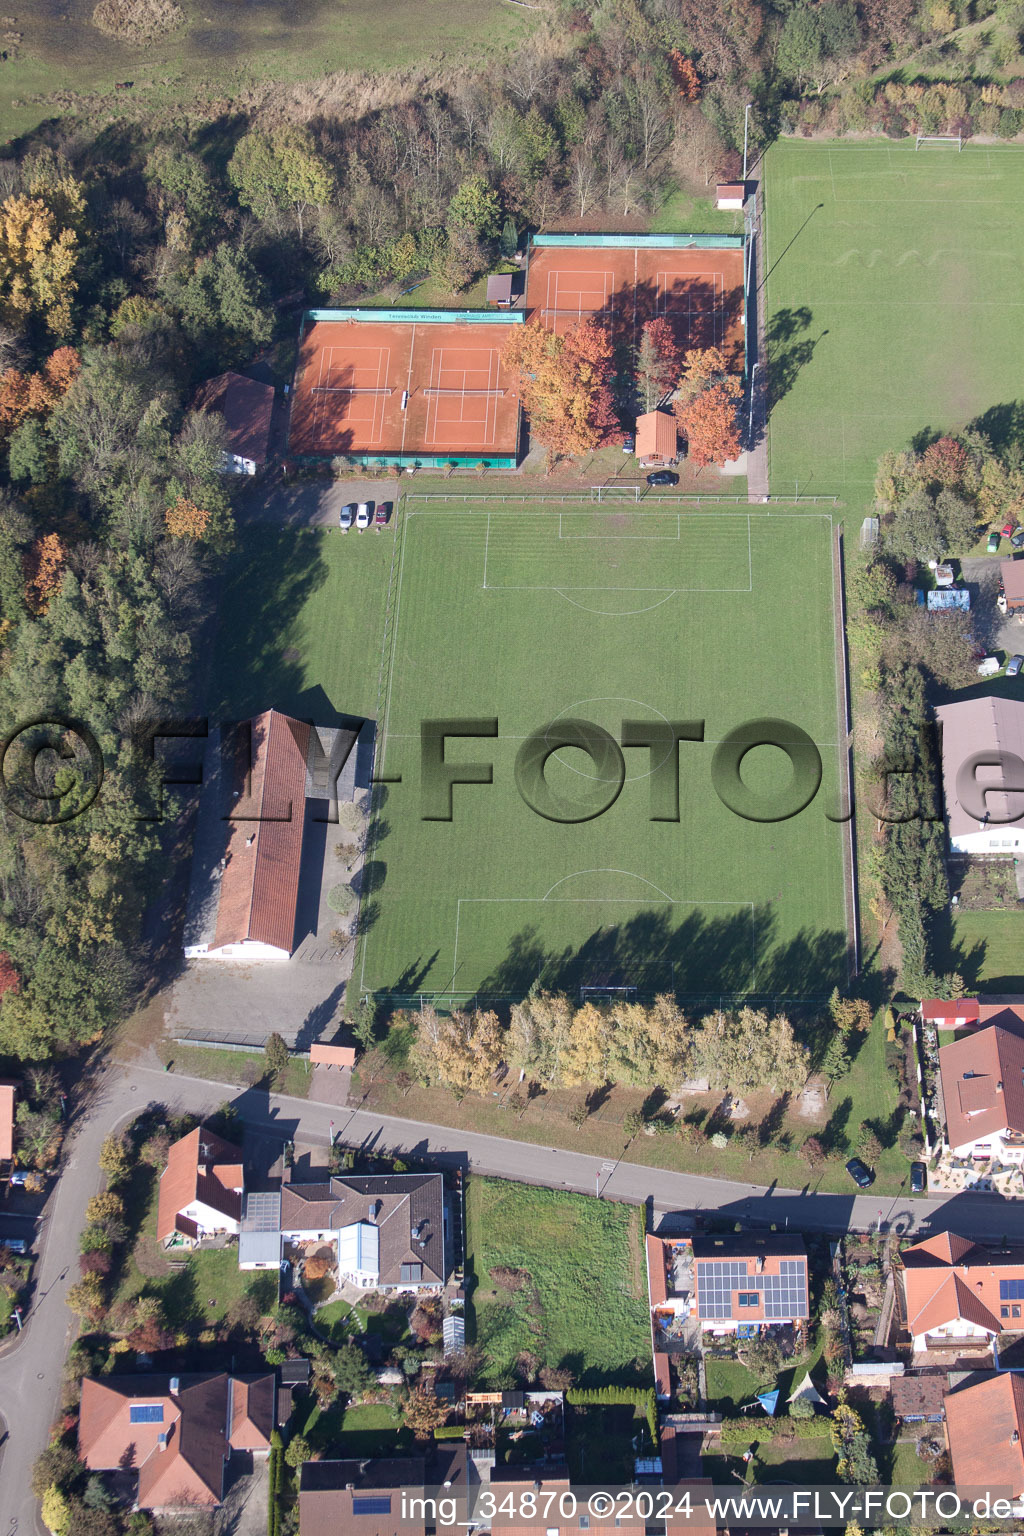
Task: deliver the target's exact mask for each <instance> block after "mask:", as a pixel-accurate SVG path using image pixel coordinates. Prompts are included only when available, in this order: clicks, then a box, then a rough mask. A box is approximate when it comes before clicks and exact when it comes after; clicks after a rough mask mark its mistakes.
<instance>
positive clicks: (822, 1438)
mask: <svg viewBox="0 0 1024 1536" xmlns="http://www.w3.org/2000/svg"><path fill="white" fill-rule="evenodd" d="M752 1429H753V1431H754V1433H753V1434H752V1435H751V1443H754V1442H755V1441H756V1442H758V1444H757V1450H756V1451H755V1453H754V1481H755V1482H758V1483H801V1484H804V1485H806V1484H810V1485H812V1486H813V1485H814V1484H815V1483H832V1482H834V1481H835V1474H836V1456H835V1452H834V1451H833V1449H832V1441H831V1439H830V1437H829V1436H828V1435H827V1434H824V1435H819V1436H817V1437H816V1438H815V1439H813V1440H796V1439H793V1440H773V1441H771V1442H770V1443H768V1442H761V1441H760V1436H759V1435H758V1433H757V1429H758V1426H757V1425H756V1424H754V1425H753V1426H752Z"/></svg>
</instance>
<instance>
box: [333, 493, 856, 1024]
mask: <svg viewBox="0 0 1024 1536" xmlns="http://www.w3.org/2000/svg"><path fill="white" fill-rule="evenodd" d="M492 507H493V504H492ZM399 537H400V540H401V544H400V548H399V551H398V561H397V566H396V571H395V578H394V584H393V588H392V593H391V599H390V609H391V620H390V627H389V631H388V633H389V641H388V646H387V647H386V653H385V662H384V665H385V670H386V672H387V675H388V677H389V680H390V681H389V686H388V689H387V697H386V705H385V710H384V717H383V721H382V727H381V733H380V747H379V751H378V757H377V772H378V774H379V775H381V776H382V777H387V778H392V777H393V776H397V775H400V776H401V782H400V783H397V782H396V783H391V784H389V785H387V786H386V787H385V789H384V791H383V793H384V795H385V797H386V798H385V800H384V803H383V805H382V808H381V813H380V814H381V820H382V823H383V828H382V830H383V833H384V835H383V836H382V838H381V839H380V841H379V842H378V844H377V846H376V848H375V849H374V850H373V856H372V864H371V868H370V872H369V879H368V884H369V894H368V896H367V899H366V901H365V902H364V909H363V918H364V923H365V935H364V938H363V941H362V952H361V955H360V956H359V960H358V965H357V972H356V974H357V976H358V978H359V981H360V985H361V987H362V989H364V990H371V991H377V992H386V993H390V994H392V995H401V996H414V995H415V994H416V993H418V992H419V991H420V990H430V991H437V992H442V993H448V992H451V993H452V994H471V993H483V994H487V995H492V996H505V997H508V996H515V995H521V994H522V993H523V992H524V991H525V990H526V989H527V988H528V987H529V986H530V985H531V984H532V983H533V982H534V981H535V980H536V979H537V978H538V977H539V978H541V980H542V981H543V982H544V984H545V985H548V986H551V987H568V988H574V987H578V986H581V985H591V986H636V987H637V988H639V989H640V990H641V991H643V992H653V991H655V990H659V989H663V988H664V989H671V988H674V989H675V990H676V991H677V992H679V993H680V994H687V995H695V994H708V993H721V992H727V993H743V992H758V993H776V992H778V993H785V994H787V995H791V996H798V997H817V996H821V995H827V994H828V992H829V991H830V990H831V988H832V986H833V985H834V984H835V983H836V982H837V981H841V980H844V979H845V974H846V961H845V939H844V902H843V876H842V858H841V843H840V832H839V829H838V827H837V825H836V824H835V823H834V822H832V821H830V820H828V819H827V817H826V815H825V809H826V808H830V807H831V808H833V809H834V808H835V806H836V804H837V799H836V777H837V762H838V754H837V749H836V740H837V736H836V720H837V711H836V673H835V652H834V644H833V628H832V608H831V601H832V580H833V571H832V528H831V518H830V516H820V515H814V516H790V515H778V514H771V515H769V514H768V513H767V512H759V513H754V514H748V512H747V511H746V509H744V510H743V511H742V512H728V511H722V510H716V511H715V512H713V513H704V512H701V511H694V510H689V509H687V510H683V511H679V512H676V511H668V510H665V511H646V510H645V511H641V510H639V509H632V508H631V509H629V510H627V511H610V510H607V509H604V508H598V507H596V506H595V507H593V508H591V507H568V508H565V509H563V510H555V509H550V508H549V509H545V510H541V509H539V508H538V509H533V508H514V509H513V508H511V507H510V506H508V505H505V506H504V507H503V508H502V509H499V510H487V508H486V507H485V506H483V505H481V506H479V507H474V506H473V505H472V504H469V505H466V506H462V505H460V506H459V509H458V510H452V509H450V508H449V507H446V506H445V505H444V504H440V505H439V507H437V508H435V506H434V505H433V504H431V503H424V502H419V503H418V502H417V501H416V500H415V499H412V500H406V501H405V502H404V503H403V508H402V515H401V527H400V530H399ZM765 716H771V717H776V718H781V719H783V720H786V721H790V722H792V723H793V724H795V725H797V726H799V727H801V728H802V729H803V730H804V731H806V732H807V733H808V734H809V735H810V736H811V738H812V739H813V740H814V742H815V743H816V744H817V746H818V748H819V751H820V754H821V758H822V763H823V777H822V786H821V789H820V790H819V793H818V796H817V797H816V799H815V800H814V801H813V802H812V803H811V804H810V806H809V807H808V809H806V810H805V811H803V812H802V813H801V814H799V815H796V816H794V817H792V818H791V819H789V820H786V821H779V822H773V823H764V822H752V821H748V820H745V819H742V818H741V817H740V816H738V815H736V814H735V813H734V812H733V811H730V810H728V809H727V808H726V806H725V805H724V804H723V803H722V802H721V800H720V799H719V798H718V796H717V794H716V792H715V790H714V788H713V787H712V783H711V763H712V758H713V755H714V752H715V747H716V745H717V744H718V743H719V742H720V741H721V739H722V737H723V736H724V735H725V734H726V732H728V731H730V730H731V729H733V728H734V727H737V726H739V725H741V724H743V723H745V722H748V721H752V720H757V719H760V718H763V717H765ZM495 718H496V719H497V722H498V727H497V729H498V735H497V736H496V737H494V736H493V735H492V736H484V737H483V739H473V738H463V739H452V738H449V740H448V742H447V745H446V749H445V758H446V761H448V762H461V763H491V764H493V783H491V784H489V785H488V784H473V785H469V786H465V787H464V786H456V787H455V788H454V790H453V818H452V820H451V821H439V820H432V819H429V820H428V819H423V817H422V815H421V811H422V809H423V807H422V804H421V771H420V751H421V723H422V722H423V721H425V720H437V719H449V720H450V719H473V720H493V719H495ZM573 718H575V719H582V720H586V721H590V722H593V723H594V724H597V725H599V726H601V727H603V728H604V729H605V730H606V731H607V732H609V733H610V735H611V736H612V737H613V738H614V739H615V740H616V741H618V740H620V739H621V733H622V724H623V721H637V722H641V723H642V724H641V727H640V728H641V729H642V726H643V724H646V723H655V724H659V723H660V724H662V725H663V724H664V722H666V721H673V722H674V721H687V720H698V721H699V720H703V721H705V727H704V740H703V741H684V742H682V743H681V745H680V748H679V765H680V768H679V785H680V807H679V820H678V822H674V821H667V820H651V819H650V813H651V800H652V792H653V793H656V794H660V793H663V790H664V782H665V781H664V778H663V776H662V775H660V774H659V775H658V776H657V782H656V783H654V782H653V781H652V772H651V770H652V760H653V761H654V766H655V768H658V767H660V765H661V763H662V762H663V760H664V754H663V753H662V752H661V749H660V748H658V749H656V750H652V749H651V748H649V747H628V748H626V749H625V751H624V754H623V755H624V758H625V782H624V784H623V786H622V791H621V793H620V795H619V797H618V799H617V800H615V802H614V804H612V805H611V808H610V809H609V810H607V811H606V812H605V813H604V814H601V815H596V816H595V817H594V818H593V819H591V820H586V821H575V822H571V823H570V822H566V821H556V820H550V819H546V818H545V816H544V815H541V814H538V812H537V811H536V810H535V809H533V808H531V806H530V805H528V804H527V803H526V801H525V800H524V799H523V798H521V797H520V794H519V792H518V790H517V784H516V778H515V767H516V759H517V754H518V753H519V752H520V749H521V748H522V746H523V742H524V740H525V739H526V738H527V737H528V736H529V735H530V734H531V733H533V732H537V731H539V732H541V738H542V742H543V741H544V740H547V741H550V739H551V734H550V731H549V729H548V728H549V727H551V726H552V723H555V722H560V721H564V720H566V719H573ZM659 754H660V755H659ZM615 772H616V770H615V767H614V765H610V766H608V765H603V766H598V765H597V764H596V763H595V760H594V759H593V758H591V757H588V756H587V755H586V754H585V753H584V752H583V751H582V749H581V748H580V747H578V746H568V747H560V748H558V749H557V750H556V751H555V752H554V753H553V755H552V756H551V757H550V758H549V760H548V762H547V766H546V778H547V783H548V784H549V785H550V787H551V790H552V791H553V793H554V794H555V795H556V796H558V797H561V799H562V801H563V802H565V803H566V804H567V805H569V806H570V807H571V809H572V810H573V813H575V811H576V810H579V811H583V810H584V809H593V807H594V804H595V799H596V800H598V801H600V800H603V799H604V798H605V791H606V788H607V783H608V782H609V781H610V780H611V779H613V778H614V776H615ZM742 776H743V780H744V782H745V783H746V784H748V785H750V786H751V787H753V788H756V789H757V790H759V791H763V792H764V793H768V792H769V791H770V790H776V791H778V790H779V789H780V788H782V787H783V786H787V785H788V784H789V783H790V781H791V769H790V765H789V761H788V758H787V757H786V755H785V754H784V753H783V752H782V751H780V750H779V749H778V748H774V747H769V746H762V747H758V748H756V749H755V750H754V751H752V752H750V753H749V754H748V755H747V757H746V758H745V760H744V762H743V769H742ZM602 781H603V782H602ZM672 782H674V779H673V780H672ZM531 794H533V792H532V791H531ZM432 813H433V812H432Z"/></svg>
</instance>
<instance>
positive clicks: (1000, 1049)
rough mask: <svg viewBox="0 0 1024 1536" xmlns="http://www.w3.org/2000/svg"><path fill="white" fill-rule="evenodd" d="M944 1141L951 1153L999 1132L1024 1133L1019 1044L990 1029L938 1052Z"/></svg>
mask: <svg viewBox="0 0 1024 1536" xmlns="http://www.w3.org/2000/svg"><path fill="white" fill-rule="evenodd" d="M939 1073H940V1075H941V1078H942V1100H943V1104H944V1106H945V1111H946V1139H947V1141H948V1142H949V1145H950V1146H951V1147H952V1148H953V1149H954V1151H955V1150H956V1148H957V1147H961V1146H964V1145H965V1144H966V1143H968V1142H972V1141H980V1140H982V1139H983V1138H984V1137H986V1136H992V1135H997V1134H998V1133H999V1132H1000V1131H1003V1130H1011V1131H1020V1132H1024V1039H1021V1038H1020V1037H1018V1036H1017V1035H1013V1034H1010V1032H1009V1031H1008V1030H1005V1029H998V1028H995V1027H990V1028H988V1029H981V1030H978V1031H977V1032H976V1033H975V1034H973V1035H969V1036H968V1037H967V1038H966V1039H965V1040H955V1041H954V1042H953V1043H952V1045H944V1046H942V1048H941V1049H940V1051H939Z"/></svg>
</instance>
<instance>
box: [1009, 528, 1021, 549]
mask: <svg viewBox="0 0 1024 1536" xmlns="http://www.w3.org/2000/svg"><path fill="white" fill-rule="evenodd" d="M1010 543H1011V544H1012V545H1013V547H1014V549H1024V528H1022V527H1021V526H1020V524H1019V523H1018V524H1017V526H1016V528H1015V529H1014V530H1013V532H1012V533H1011V534H1010Z"/></svg>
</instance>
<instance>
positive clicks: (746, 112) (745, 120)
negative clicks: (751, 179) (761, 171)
mask: <svg viewBox="0 0 1024 1536" xmlns="http://www.w3.org/2000/svg"><path fill="white" fill-rule="evenodd" d="M752 106H753V102H752V101H748V102H747V104H746V106H745V107H744V108H743V194H744V196H746V191H747V124H748V122H749V120H750V109H751V107H752Z"/></svg>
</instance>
